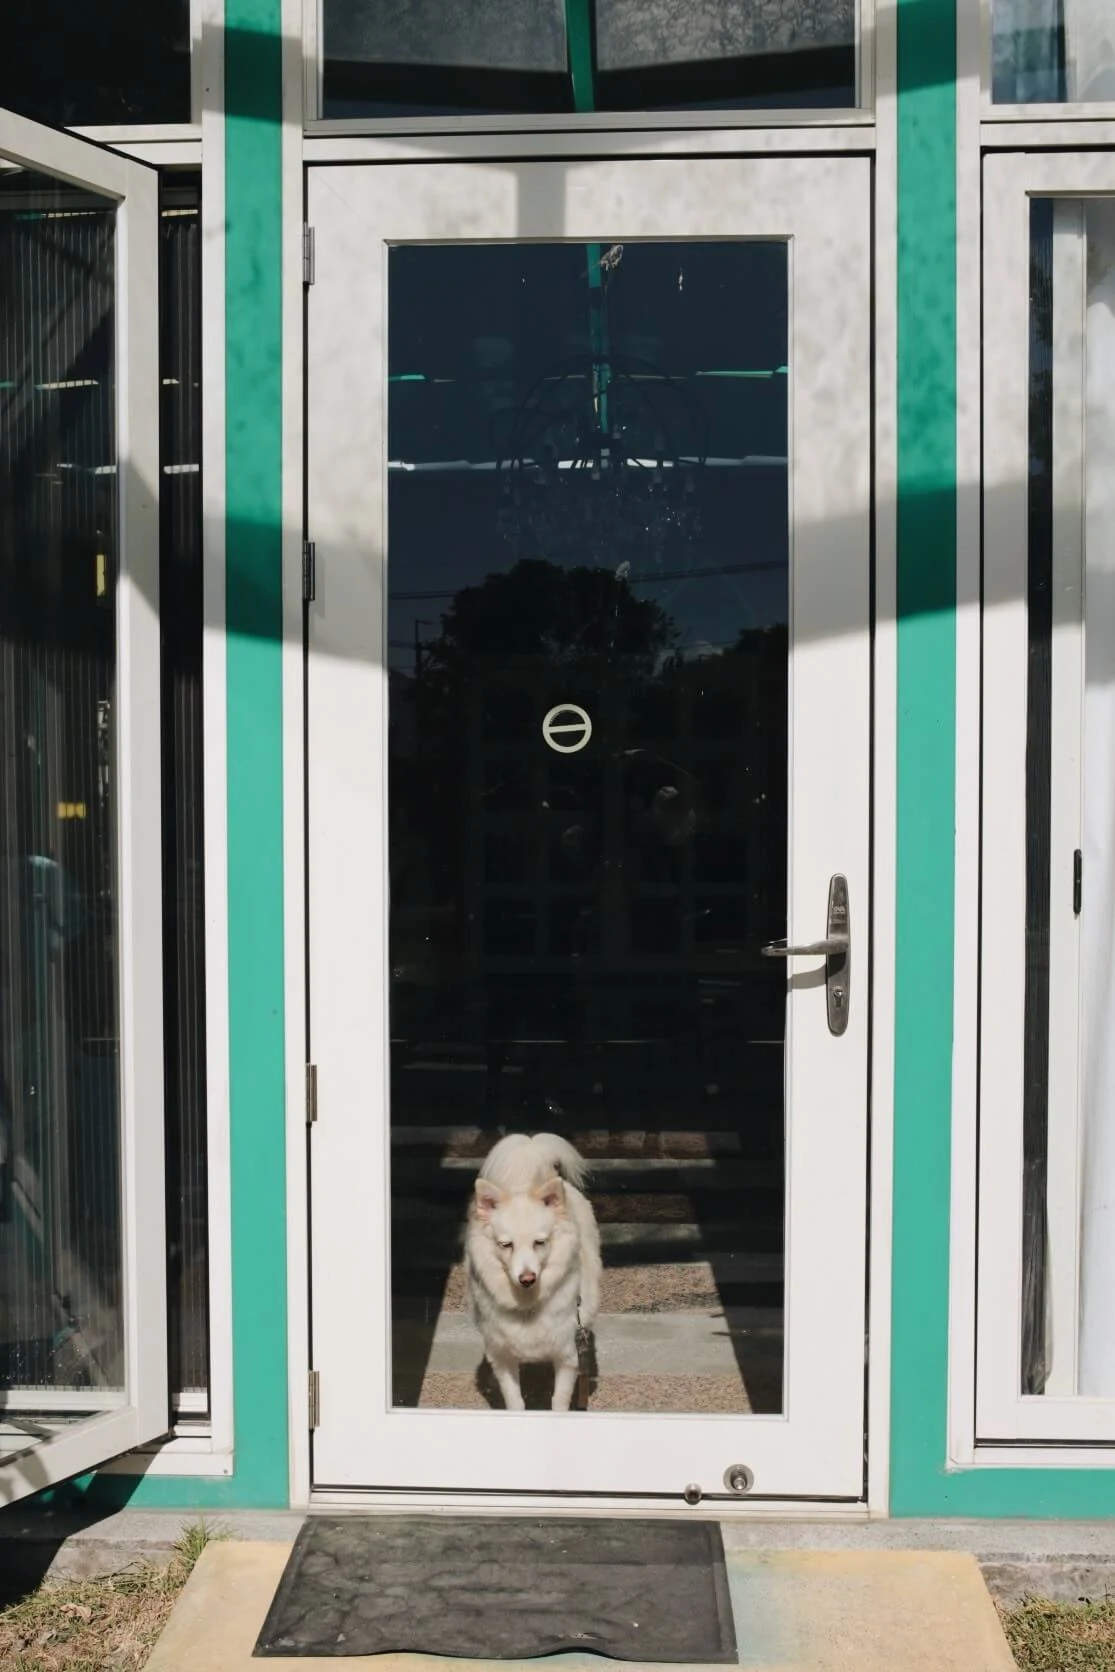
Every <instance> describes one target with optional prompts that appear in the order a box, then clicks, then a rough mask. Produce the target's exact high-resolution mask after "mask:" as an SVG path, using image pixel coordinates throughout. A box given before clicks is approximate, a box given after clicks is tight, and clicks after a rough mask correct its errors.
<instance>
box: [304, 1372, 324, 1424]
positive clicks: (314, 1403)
mask: <svg viewBox="0 0 1115 1672" xmlns="http://www.w3.org/2000/svg"><path fill="white" fill-rule="evenodd" d="M306 1391H307V1393H308V1395H309V1409H310V1427H311V1428H320V1427H321V1377H320V1376H319V1375H318V1373H317V1371H316V1370H311V1371H310V1373H309V1377H308V1380H307V1385H306Z"/></svg>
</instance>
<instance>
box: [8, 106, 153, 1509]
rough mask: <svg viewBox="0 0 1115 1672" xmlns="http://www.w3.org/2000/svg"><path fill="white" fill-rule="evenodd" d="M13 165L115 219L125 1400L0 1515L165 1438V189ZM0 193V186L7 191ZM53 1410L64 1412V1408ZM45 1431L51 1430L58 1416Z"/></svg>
mask: <svg viewBox="0 0 1115 1672" xmlns="http://www.w3.org/2000/svg"><path fill="white" fill-rule="evenodd" d="M4 161H7V162H10V163H14V164H17V165H19V166H21V167H25V168H28V169H32V170H34V171H36V172H38V173H42V174H47V175H51V176H53V177H55V178H57V179H59V180H62V181H65V182H66V183H68V184H71V185H77V186H84V187H87V188H89V189H90V190H91V191H93V192H96V193H98V194H100V195H101V196H103V197H105V198H106V199H108V200H110V201H111V202H113V203H114V204H115V205H116V319H115V328H116V425H117V464H116V469H117V484H118V486H117V491H118V495H119V542H120V544H119V553H118V563H119V578H118V583H117V618H116V658H117V660H116V704H115V707H116V713H115V716H114V720H115V727H116V755H115V759H116V763H117V807H116V814H117V903H118V904H117V909H118V933H119V971H118V980H119V1026H120V1056H119V1065H120V1067H119V1074H120V1083H119V1096H120V1114H119V1120H120V1137H121V1179H122V1191H123V1231H124V1240H125V1246H124V1272H125V1281H124V1297H123V1307H124V1317H125V1387H124V1389H123V1391H122V1392H120V1393H118V1394H111V1395H110V1396H109V1397H110V1398H111V1399H112V1401H113V1408H112V1409H111V1410H108V1411H102V1414H100V1415H96V1416H91V1417H88V1418H85V1419H82V1420H75V1421H70V1422H67V1423H66V1425H65V1426H62V1427H60V1428H57V1429H56V1430H55V1431H54V1432H53V1433H50V1435H49V1437H47V1438H43V1439H38V1440H35V1441H33V1442H32V1443H31V1444H29V1445H28V1447H27V1448H26V1449H25V1450H23V1451H20V1452H18V1453H17V1454H16V1455H15V1456H14V1457H12V1458H10V1459H9V1461H8V1462H6V1463H4V1464H0V1503H8V1502H12V1501H14V1500H15V1499H17V1498H21V1497H24V1496H26V1495H27V1494H29V1493H32V1492H38V1491H41V1490H42V1489H43V1488H44V1487H46V1486H50V1485H53V1484H54V1483H56V1482H58V1481H62V1480H66V1479H68V1478H69V1477H70V1476H72V1475H74V1474H77V1473H80V1472H83V1471H85V1470H87V1469H91V1468H93V1467H95V1466H96V1465H97V1464H100V1463H102V1462H105V1461H107V1460H108V1459H109V1458H112V1457H115V1456H117V1455H119V1454H120V1453H121V1452H124V1451H128V1450H130V1449H132V1448H133V1447H135V1446H138V1445H142V1444H144V1443H146V1442H148V1441H150V1440H153V1439H156V1438H157V1437H158V1436H159V1435H161V1434H164V1433H165V1432H166V1431H167V1427H168V1423H169V1415H168V1393H167V1328H166V1229H165V1203H164V1192H165V1174H164V1164H163V1006H162V846H161V806H160V791H159V783H160V649H159V613H158V610H159V604H158V600H159V594H158V585H159V390H158V175H157V173H156V171H155V170H154V169H153V168H150V167H148V166H147V165H146V164H144V163H140V162H135V161H133V160H131V159H129V158H125V157H123V156H120V155H118V154H117V153H114V152H112V151H109V150H106V149H105V148H104V147H102V146H98V145H95V144H93V143H91V142H89V141H87V140H82V139H77V138H75V137H74V136H72V135H70V134H65V133H60V132H58V131H57V130H55V129H53V128H47V127H44V126H42V125H41V124H39V123H37V122H30V121H28V120H26V119H25V118H24V117H20V116H17V115H15V114H14V113H13V112H11V111H7V110H0V164H2V163H3V162H4ZM2 184H3V174H2V173H0V189H2ZM13 1403H15V1402H14V1401H13ZM51 1404H52V1405H54V1406H56V1400H53V1401H51ZM75 1408H77V1409H80V1406H76V1407H75ZM0 1414H2V1413H0ZM44 1427H45V1428H47V1429H48V1430H49V1429H51V1428H52V1427H53V1417H52V1419H51V1420H48V1421H47V1422H46V1423H44Z"/></svg>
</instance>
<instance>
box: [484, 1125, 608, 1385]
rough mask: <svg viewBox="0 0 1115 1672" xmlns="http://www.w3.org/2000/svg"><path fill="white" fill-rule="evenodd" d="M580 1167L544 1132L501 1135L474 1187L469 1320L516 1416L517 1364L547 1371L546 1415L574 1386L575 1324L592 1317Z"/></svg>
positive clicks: (595, 1297) (594, 1264) (596, 1287)
mask: <svg viewBox="0 0 1115 1672" xmlns="http://www.w3.org/2000/svg"><path fill="white" fill-rule="evenodd" d="M586 1171H587V1170H586V1168H585V1164H584V1162H583V1161H582V1159H581V1157H580V1156H579V1155H578V1154H577V1151H576V1150H575V1149H574V1148H573V1146H572V1144H570V1143H567V1142H566V1140H565V1139H564V1138H558V1137H556V1136H555V1135H554V1134H553V1133H552V1132H540V1133H538V1134H537V1135H536V1136H535V1137H533V1138H528V1137H527V1136H526V1135H525V1134H524V1133H521V1132H516V1133H511V1134H510V1135H509V1136H508V1137H506V1138H501V1139H500V1141H499V1143H498V1144H497V1145H496V1146H495V1148H494V1149H493V1150H492V1152H491V1154H490V1155H489V1156H488V1158H487V1160H486V1161H485V1162H484V1165H483V1167H482V1168H481V1169H480V1177H479V1178H478V1179H477V1180H476V1188H475V1190H474V1193H473V1199H472V1203H471V1205H470V1208H469V1219H468V1230H467V1232H466V1235H465V1257H466V1260H467V1262H468V1275H469V1293H470V1296H471V1300H472V1315H473V1318H474V1320H475V1322H476V1327H477V1329H478V1330H479V1331H480V1335H481V1337H482V1339H483V1342H484V1351H485V1353H486V1354H487V1357H488V1362H489V1364H490V1365H491V1367H492V1369H493V1371H494V1372H495V1377H496V1381H497V1382H498V1383H499V1389H500V1392H501V1393H502V1394H503V1400H504V1404H505V1405H506V1406H507V1409H508V1410H509V1411H521V1410H523V1409H525V1406H524V1403H523V1395H522V1390H521V1389H520V1386H519V1366H520V1365H523V1364H552V1365H553V1367H554V1397H553V1406H552V1408H553V1409H554V1410H555V1411H567V1410H568V1409H569V1405H570V1401H571V1399H572V1397H573V1389H574V1388H575V1386H576V1383H577V1371H578V1351H577V1348H578V1342H577V1331H578V1325H580V1327H582V1328H584V1329H591V1327H592V1324H593V1321H594V1319H595V1318H596V1314H597V1312H598V1311H599V1309H600V1233H599V1231H598V1230H597V1227H596V1217H595V1215H594V1214H593V1211H592V1208H591V1206H590V1205H589V1203H588V1201H587V1199H586V1198H585V1197H584V1196H583V1195H582V1193H581V1188H580V1187H581V1186H582V1185H583V1183H584V1181H585V1176H586Z"/></svg>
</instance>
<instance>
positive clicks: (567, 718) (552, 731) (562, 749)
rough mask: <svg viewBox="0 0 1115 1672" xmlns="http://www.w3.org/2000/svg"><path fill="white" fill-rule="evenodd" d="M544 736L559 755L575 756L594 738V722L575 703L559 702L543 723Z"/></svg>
mask: <svg viewBox="0 0 1115 1672" xmlns="http://www.w3.org/2000/svg"><path fill="white" fill-rule="evenodd" d="M542 736H543V737H544V738H545V739H546V742H547V743H548V744H549V745H550V748H551V749H556V750H557V752H558V754H559V755H575V754H576V753H577V751H578V750H579V749H583V748H584V746H585V744H586V743H587V742H588V740H589V738H590V737H591V736H592V721H591V720H590V719H589V717H588V715H587V714H586V713H585V711H584V709H583V708H581V707H580V706H579V705H578V704H577V703H575V702H559V703H558V705H557V707H556V708H551V710H550V712H549V713H548V714H547V715H546V717H545V719H544V720H543V721H542Z"/></svg>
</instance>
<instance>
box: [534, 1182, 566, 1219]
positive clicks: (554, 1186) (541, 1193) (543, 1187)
mask: <svg viewBox="0 0 1115 1672" xmlns="http://www.w3.org/2000/svg"><path fill="white" fill-rule="evenodd" d="M531 1195H532V1196H533V1197H534V1199H535V1201H537V1202H540V1203H541V1204H542V1206H543V1207H544V1208H550V1209H552V1211H553V1212H554V1213H564V1212H565V1186H564V1184H562V1182H561V1180H560V1179H559V1178H558V1177H557V1176H556V1175H555V1176H554V1177H553V1178H552V1179H547V1180H546V1182H545V1184H539V1185H536V1186H535V1188H534V1189H533V1190H532V1191H531Z"/></svg>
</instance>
